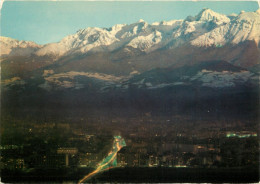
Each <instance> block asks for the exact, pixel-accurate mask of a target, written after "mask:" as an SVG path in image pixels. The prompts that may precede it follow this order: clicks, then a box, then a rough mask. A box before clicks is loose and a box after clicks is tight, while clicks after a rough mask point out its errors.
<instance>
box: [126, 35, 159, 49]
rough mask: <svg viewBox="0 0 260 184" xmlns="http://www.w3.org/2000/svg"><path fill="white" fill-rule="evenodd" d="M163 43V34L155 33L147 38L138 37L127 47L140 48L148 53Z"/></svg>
mask: <svg viewBox="0 0 260 184" xmlns="http://www.w3.org/2000/svg"><path fill="white" fill-rule="evenodd" d="M161 41H162V33H161V32H159V31H155V32H154V33H151V34H149V35H147V36H138V37H136V38H134V39H133V40H132V41H131V42H130V43H129V44H128V45H127V46H131V47H133V48H138V49H140V50H142V51H148V49H149V48H151V47H153V46H154V45H155V44H158V43H160V42H161Z"/></svg>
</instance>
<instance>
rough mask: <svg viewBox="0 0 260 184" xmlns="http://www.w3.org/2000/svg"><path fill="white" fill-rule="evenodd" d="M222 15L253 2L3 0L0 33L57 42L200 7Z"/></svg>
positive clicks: (251, 6) (192, 11)
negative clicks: (96, 29) (95, 29)
mask: <svg viewBox="0 0 260 184" xmlns="http://www.w3.org/2000/svg"><path fill="white" fill-rule="evenodd" d="M206 7H207V8H210V9H212V10H214V11H216V12H219V13H223V14H231V13H240V11H241V10H245V11H255V10H257V9H258V4H257V2H252V1H251V2H250V1H247V2H241V1H236V2H234V1H233V2H219V1H218V2H205V1H203V2H192V1H189V2H181V1H179V2H172V1H166V2H151V1H143V2H136V1H135V2H129V1H128V2H122V1H121V2H117V1H112V2H104V1H103V2H93V1H88V2H84V1H78V2H71V1H70V2H60V1H48V2H46V1H45V2H43V1H38V2H37V1H36V2H32V1H6V2H4V4H3V7H2V10H1V35H2V36H7V37H11V38H15V39H18V40H30V41H35V42H36V43H39V44H45V43H50V42H57V41H59V40H61V39H62V38H63V37H64V36H66V35H69V34H74V33H75V32H76V31H77V30H78V29H82V28H86V27H111V26H113V25H114V24H120V23H121V24H122V23H126V24H130V23H133V22H137V21H138V20H139V19H144V20H145V21H147V22H148V23H152V22H156V21H161V20H172V19H184V18H186V17H187V16H188V15H192V16H194V15H196V14H198V13H199V12H200V11H201V9H202V8H206Z"/></svg>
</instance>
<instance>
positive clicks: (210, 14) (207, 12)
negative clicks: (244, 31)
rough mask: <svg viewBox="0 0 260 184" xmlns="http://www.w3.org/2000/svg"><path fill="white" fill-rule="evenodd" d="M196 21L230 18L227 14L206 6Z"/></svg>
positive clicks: (225, 19) (217, 20) (218, 20)
mask: <svg viewBox="0 0 260 184" xmlns="http://www.w3.org/2000/svg"><path fill="white" fill-rule="evenodd" d="M195 19H196V21H216V22H229V21H230V19H229V18H228V17H227V16H226V15H222V14H219V13H216V12H214V11H213V10H211V9H209V8H204V9H203V10H202V11H201V12H200V13H199V14H198V15H197V16H196V17H195Z"/></svg>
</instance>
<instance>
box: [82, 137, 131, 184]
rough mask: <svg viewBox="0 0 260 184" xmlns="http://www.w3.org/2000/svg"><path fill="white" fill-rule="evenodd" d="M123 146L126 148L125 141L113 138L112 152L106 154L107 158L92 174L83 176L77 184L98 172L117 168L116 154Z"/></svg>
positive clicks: (120, 138)
mask: <svg viewBox="0 0 260 184" xmlns="http://www.w3.org/2000/svg"><path fill="white" fill-rule="evenodd" d="M124 146H126V143H125V140H124V139H123V138H122V137H121V136H114V142H113V147H112V151H110V152H109V153H108V156H107V157H106V158H104V159H103V160H102V161H101V162H100V163H99V164H98V165H97V168H96V170H94V171H93V172H91V173H89V174H87V175H86V176H84V177H83V178H82V179H81V180H79V182H78V183H79V184H80V183H84V182H86V181H87V180H88V179H89V178H91V177H92V176H94V175H96V174H98V173H100V172H103V171H105V170H108V169H110V168H113V167H116V166H117V161H116V156H117V152H118V151H120V150H121V148H123V147H124Z"/></svg>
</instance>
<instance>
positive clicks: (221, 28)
mask: <svg viewBox="0 0 260 184" xmlns="http://www.w3.org/2000/svg"><path fill="white" fill-rule="evenodd" d="M259 30H260V10H257V11H256V12H243V11H242V12H241V13H240V14H239V15H232V16H226V15H223V14H219V13H216V12H214V11H212V10H211V9H203V10H202V11H201V12H200V13H199V14H198V15H196V16H195V17H192V16H189V17H187V18H186V19H185V20H171V21H162V22H155V23H152V24H148V23H147V22H145V21H144V20H140V21H138V22H136V23H133V24H130V25H126V24H118V25H115V26H113V27H111V28H96V27H92V28H86V29H82V30H79V31H78V32H77V33H76V34H73V35H69V36H66V37H65V38H63V39H62V40H61V41H60V42H58V43H50V44H46V45H37V44H35V43H33V42H27V41H17V40H13V39H11V38H5V37H1V40H0V44H1V56H2V57H4V56H6V55H10V54H12V55H31V54H33V55H36V56H46V55H51V56H54V57H55V58H56V59H57V58H60V57H62V56H66V55H71V54H83V53H88V52H111V51H115V50H117V49H120V48H124V49H128V48H131V47H132V48H135V49H139V50H140V51H142V52H146V53H149V52H152V51H154V50H158V49H161V48H164V47H171V48H174V47H179V46H181V45H184V44H190V45H191V46H196V47H211V46H213V47H222V46H224V45H226V44H239V43H241V42H244V41H248V40H250V41H254V42H255V43H256V44H257V45H258V44H259V40H260V31H259ZM19 49H21V50H22V51H19ZM25 49H26V50H25Z"/></svg>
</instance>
